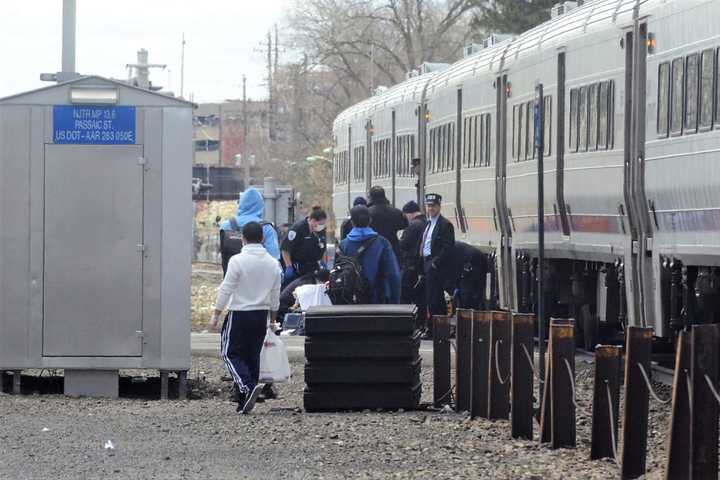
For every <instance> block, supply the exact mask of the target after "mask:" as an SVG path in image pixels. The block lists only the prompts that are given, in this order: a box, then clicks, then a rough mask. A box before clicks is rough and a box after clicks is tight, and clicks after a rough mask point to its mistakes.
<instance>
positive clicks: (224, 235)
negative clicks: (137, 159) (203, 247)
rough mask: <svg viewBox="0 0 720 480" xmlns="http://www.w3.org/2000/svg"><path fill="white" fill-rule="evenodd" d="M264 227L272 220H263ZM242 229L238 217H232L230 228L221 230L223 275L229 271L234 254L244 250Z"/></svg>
mask: <svg viewBox="0 0 720 480" xmlns="http://www.w3.org/2000/svg"><path fill="white" fill-rule="evenodd" d="M261 225H262V226H263V228H264V227H265V225H272V223H270V222H261ZM273 228H274V226H273ZM242 248H243V243H242V230H240V226H239V225H238V223H237V218H235V217H230V230H221V231H220V255H221V256H222V267H223V275H224V274H225V273H227V267H228V263H230V259H231V258H232V257H233V255H237V254H238V253H240V252H242Z"/></svg>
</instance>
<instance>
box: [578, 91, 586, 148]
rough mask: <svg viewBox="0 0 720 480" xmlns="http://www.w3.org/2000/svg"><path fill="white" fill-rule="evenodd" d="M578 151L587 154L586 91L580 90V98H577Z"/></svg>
mask: <svg viewBox="0 0 720 480" xmlns="http://www.w3.org/2000/svg"><path fill="white" fill-rule="evenodd" d="M578 112H579V117H580V118H579V122H578V134H579V139H578V151H580V152H587V149H588V89H587V87H582V88H580V96H579V97H578Z"/></svg>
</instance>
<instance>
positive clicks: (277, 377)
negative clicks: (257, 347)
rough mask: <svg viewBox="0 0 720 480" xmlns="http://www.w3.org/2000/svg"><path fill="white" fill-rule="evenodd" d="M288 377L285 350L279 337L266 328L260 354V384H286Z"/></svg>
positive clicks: (288, 371) (288, 364) (287, 362)
mask: <svg viewBox="0 0 720 480" xmlns="http://www.w3.org/2000/svg"><path fill="white" fill-rule="evenodd" d="M290 375H291V373H290V362H289V361H288V355H287V348H286V347H285V344H284V343H283V342H282V340H280V337H278V336H277V335H275V333H273V331H272V330H271V329H270V328H268V329H267V333H266V334H265V342H264V343H263V348H262V351H261V352H260V383H287V382H289V381H290Z"/></svg>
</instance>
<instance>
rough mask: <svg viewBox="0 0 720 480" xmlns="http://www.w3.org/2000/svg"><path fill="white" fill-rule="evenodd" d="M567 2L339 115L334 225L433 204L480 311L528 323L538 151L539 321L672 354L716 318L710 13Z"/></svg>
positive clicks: (589, 339) (688, 4) (675, 2)
mask: <svg viewBox="0 0 720 480" xmlns="http://www.w3.org/2000/svg"><path fill="white" fill-rule="evenodd" d="M577 3H578V2H564V3H563V4H561V5H560V6H559V7H560V8H556V9H554V10H555V13H556V14H555V15H553V18H551V19H550V20H548V21H547V22H545V23H543V24H541V25H539V26H537V27H535V28H533V29H532V30H529V31H527V32H525V33H523V34H520V35H517V36H514V37H509V38H504V37H503V36H494V37H491V38H490V39H488V40H487V41H486V42H484V45H483V46H482V47H480V48H476V49H468V50H469V51H470V54H469V55H466V56H465V57H464V58H463V59H461V60H459V61H458V62H456V63H454V64H451V65H446V66H438V65H431V66H430V68H423V69H422V71H419V72H415V74H413V75H409V76H408V77H409V78H407V79H406V80H405V81H403V82H402V83H400V84H398V85H395V86H393V87H391V88H387V89H380V90H379V91H378V92H377V93H376V94H375V95H373V96H372V97H370V98H368V99H366V100H364V101H362V102H360V103H358V104H356V105H353V106H351V107H350V108H348V109H347V110H345V111H343V112H342V113H341V114H340V115H339V116H338V117H337V119H336V120H335V122H334V124H333V142H334V143H333V144H334V154H333V172H334V174H333V184H334V186H333V211H334V214H335V216H336V217H337V219H338V221H340V220H341V219H344V218H347V216H348V212H349V209H350V207H351V202H352V199H353V198H354V197H355V196H357V195H364V194H366V192H367V191H368V190H369V188H370V187H371V186H372V185H381V186H383V187H384V188H385V190H386V191H387V192H388V198H389V199H390V201H391V202H392V203H393V204H394V205H395V206H398V207H401V206H402V205H403V204H404V203H405V202H407V201H409V200H418V201H420V200H421V199H422V197H423V195H424V194H425V193H426V192H428V193H429V192H434V193H440V194H442V196H443V199H444V201H443V213H444V215H445V216H446V217H447V218H448V219H450V220H451V221H452V222H453V224H454V226H455V231H456V238H457V239H458V240H462V241H464V242H467V243H470V244H472V245H474V246H475V247H476V248H478V249H479V250H481V251H482V252H483V254H484V255H485V257H486V260H487V261H486V262H485V263H486V265H487V271H486V272H485V275H484V277H485V284H484V285H483V286H482V291H483V295H482V296H483V301H484V303H483V307H484V308H487V309H505V310H512V311H516V312H532V311H534V310H535V308H536V304H537V296H538V292H537V287H536V285H537V282H536V279H537V277H538V276H539V275H540V272H538V266H537V265H538V261H537V260H538V254H539V246H538V225H539V221H538V220H539V218H540V215H539V213H538V210H539V206H538V183H539V182H538V180H539V178H538V177H539V175H538V170H539V168H538V161H539V158H538V157H539V153H540V152H539V147H540V146H542V154H543V171H542V176H543V181H544V182H543V183H544V195H543V202H542V203H543V209H544V232H545V234H544V238H545V242H544V253H545V257H546V260H545V262H544V265H545V268H544V277H543V278H544V280H545V281H544V283H545V285H546V288H545V289H544V290H545V291H544V304H545V309H546V312H547V316H548V317H562V318H575V319H576V324H577V326H578V328H579V330H580V333H581V337H582V342H584V343H585V344H586V346H587V347H592V346H594V344H595V342H597V341H598V340H599V339H601V338H607V337H612V336H618V335H620V336H621V335H622V332H623V331H624V329H625V328H626V327H627V326H644V327H651V328H652V329H653V332H654V336H655V339H656V341H657V342H658V344H663V343H666V344H668V345H672V342H673V340H674V338H675V337H676V333H677V332H678V331H679V330H680V329H682V328H685V327H687V326H688V325H690V324H697V323H714V322H716V321H718V314H719V313H720V312H718V309H720V269H719V267H720V101H719V100H720V99H719V97H720V65H719V64H718V49H719V47H720V23H719V22H718V21H717V19H719V18H720V2H718V1H717V0H595V1H589V2H582V3H583V4H582V5H577ZM576 5H577V6H576ZM573 6H576V8H572V7H573ZM473 50H474V51H473ZM539 86H542V92H543V95H542V97H540V96H539V95H538V91H539V88H538V87H539ZM540 98H541V99H542V100H539V99H540ZM540 104H541V105H540ZM540 107H542V108H540ZM539 112H542V113H541V114H540V113H539ZM539 126H542V128H538V127H539ZM540 137H542V142H541V141H540Z"/></svg>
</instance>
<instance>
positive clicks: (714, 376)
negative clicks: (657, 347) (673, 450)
mask: <svg viewBox="0 0 720 480" xmlns="http://www.w3.org/2000/svg"><path fill="white" fill-rule="evenodd" d="M690 343H691V347H692V364H691V366H692V370H691V378H692V395H691V398H692V410H691V418H692V427H691V431H692V440H691V443H690V445H691V447H690V448H691V451H692V462H691V463H692V470H691V473H692V477H691V478H692V479H705V478H717V475H718V400H716V399H715V396H714V395H713V392H712V391H711V389H710V386H709V385H708V382H710V383H712V385H713V388H717V387H716V385H717V382H718V360H720V359H719V358H718V345H720V325H718V324H712V325H694V326H693V327H692V333H691V338H690Z"/></svg>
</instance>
